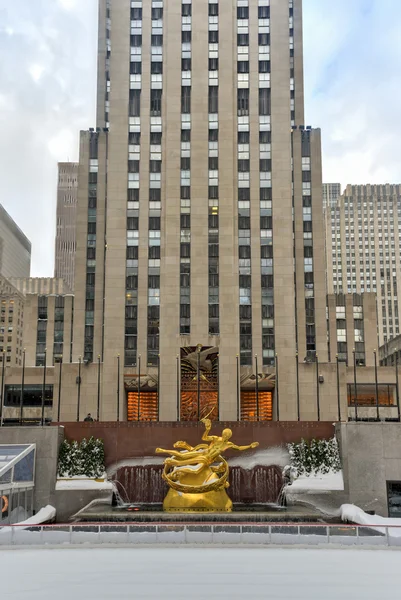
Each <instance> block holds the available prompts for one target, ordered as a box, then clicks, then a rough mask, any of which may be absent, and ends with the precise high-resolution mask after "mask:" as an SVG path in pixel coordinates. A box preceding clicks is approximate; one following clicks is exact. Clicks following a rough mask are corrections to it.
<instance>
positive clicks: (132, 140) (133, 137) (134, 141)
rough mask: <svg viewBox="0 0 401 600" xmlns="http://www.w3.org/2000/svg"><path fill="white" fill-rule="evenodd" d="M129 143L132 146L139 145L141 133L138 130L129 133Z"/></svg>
mask: <svg viewBox="0 0 401 600" xmlns="http://www.w3.org/2000/svg"><path fill="white" fill-rule="evenodd" d="M128 142H129V144H130V145H132V146H139V144H140V143H141V133H140V131H136V132H134V133H130V134H129V140H128Z"/></svg>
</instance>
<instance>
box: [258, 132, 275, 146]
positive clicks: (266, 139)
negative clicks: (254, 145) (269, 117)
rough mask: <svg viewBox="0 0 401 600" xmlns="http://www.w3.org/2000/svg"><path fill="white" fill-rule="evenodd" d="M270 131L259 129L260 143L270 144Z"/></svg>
mask: <svg viewBox="0 0 401 600" xmlns="http://www.w3.org/2000/svg"><path fill="white" fill-rule="evenodd" d="M271 138H272V136H271V131H260V132H259V142H260V143H261V144H270V142H271V141H272V139H271Z"/></svg>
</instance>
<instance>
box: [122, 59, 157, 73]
mask: <svg viewBox="0 0 401 600" xmlns="http://www.w3.org/2000/svg"><path fill="white" fill-rule="evenodd" d="M160 64H162V63H160ZM130 73H131V75H140V74H141V73H142V63H141V62H138V61H135V62H132V63H130Z"/></svg>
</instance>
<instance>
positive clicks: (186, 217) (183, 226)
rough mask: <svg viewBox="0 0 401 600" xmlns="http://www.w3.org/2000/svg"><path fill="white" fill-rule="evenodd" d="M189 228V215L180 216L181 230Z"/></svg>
mask: <svg viewBox="0 0 401 600" xmlns="http://www.w3.org/2000/svg"><path fill="white" fill-rule="evenodd" d="M190 228H191V215H181V229H190Z"/></svg>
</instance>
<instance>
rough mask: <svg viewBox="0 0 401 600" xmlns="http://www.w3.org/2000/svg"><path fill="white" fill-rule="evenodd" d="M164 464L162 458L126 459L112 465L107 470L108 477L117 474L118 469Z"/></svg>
mask: <svg viewBox="0 0 401 600" xmlns="http://www.w3.org/2000/svg"><path fill="white" fill-rule="evenodd" d="M163 463H164V458H161V457H159V456H143V457H141V458H127V459H124V460H120V461H119V462H116V463H114V465H111V466H110V467H108V468H107V475H108V477H113V475H115V474H116V473H117V471H118V470H119V469H123V468H124V467H146V466H152V465H162V464H163Z"/></svg>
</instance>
